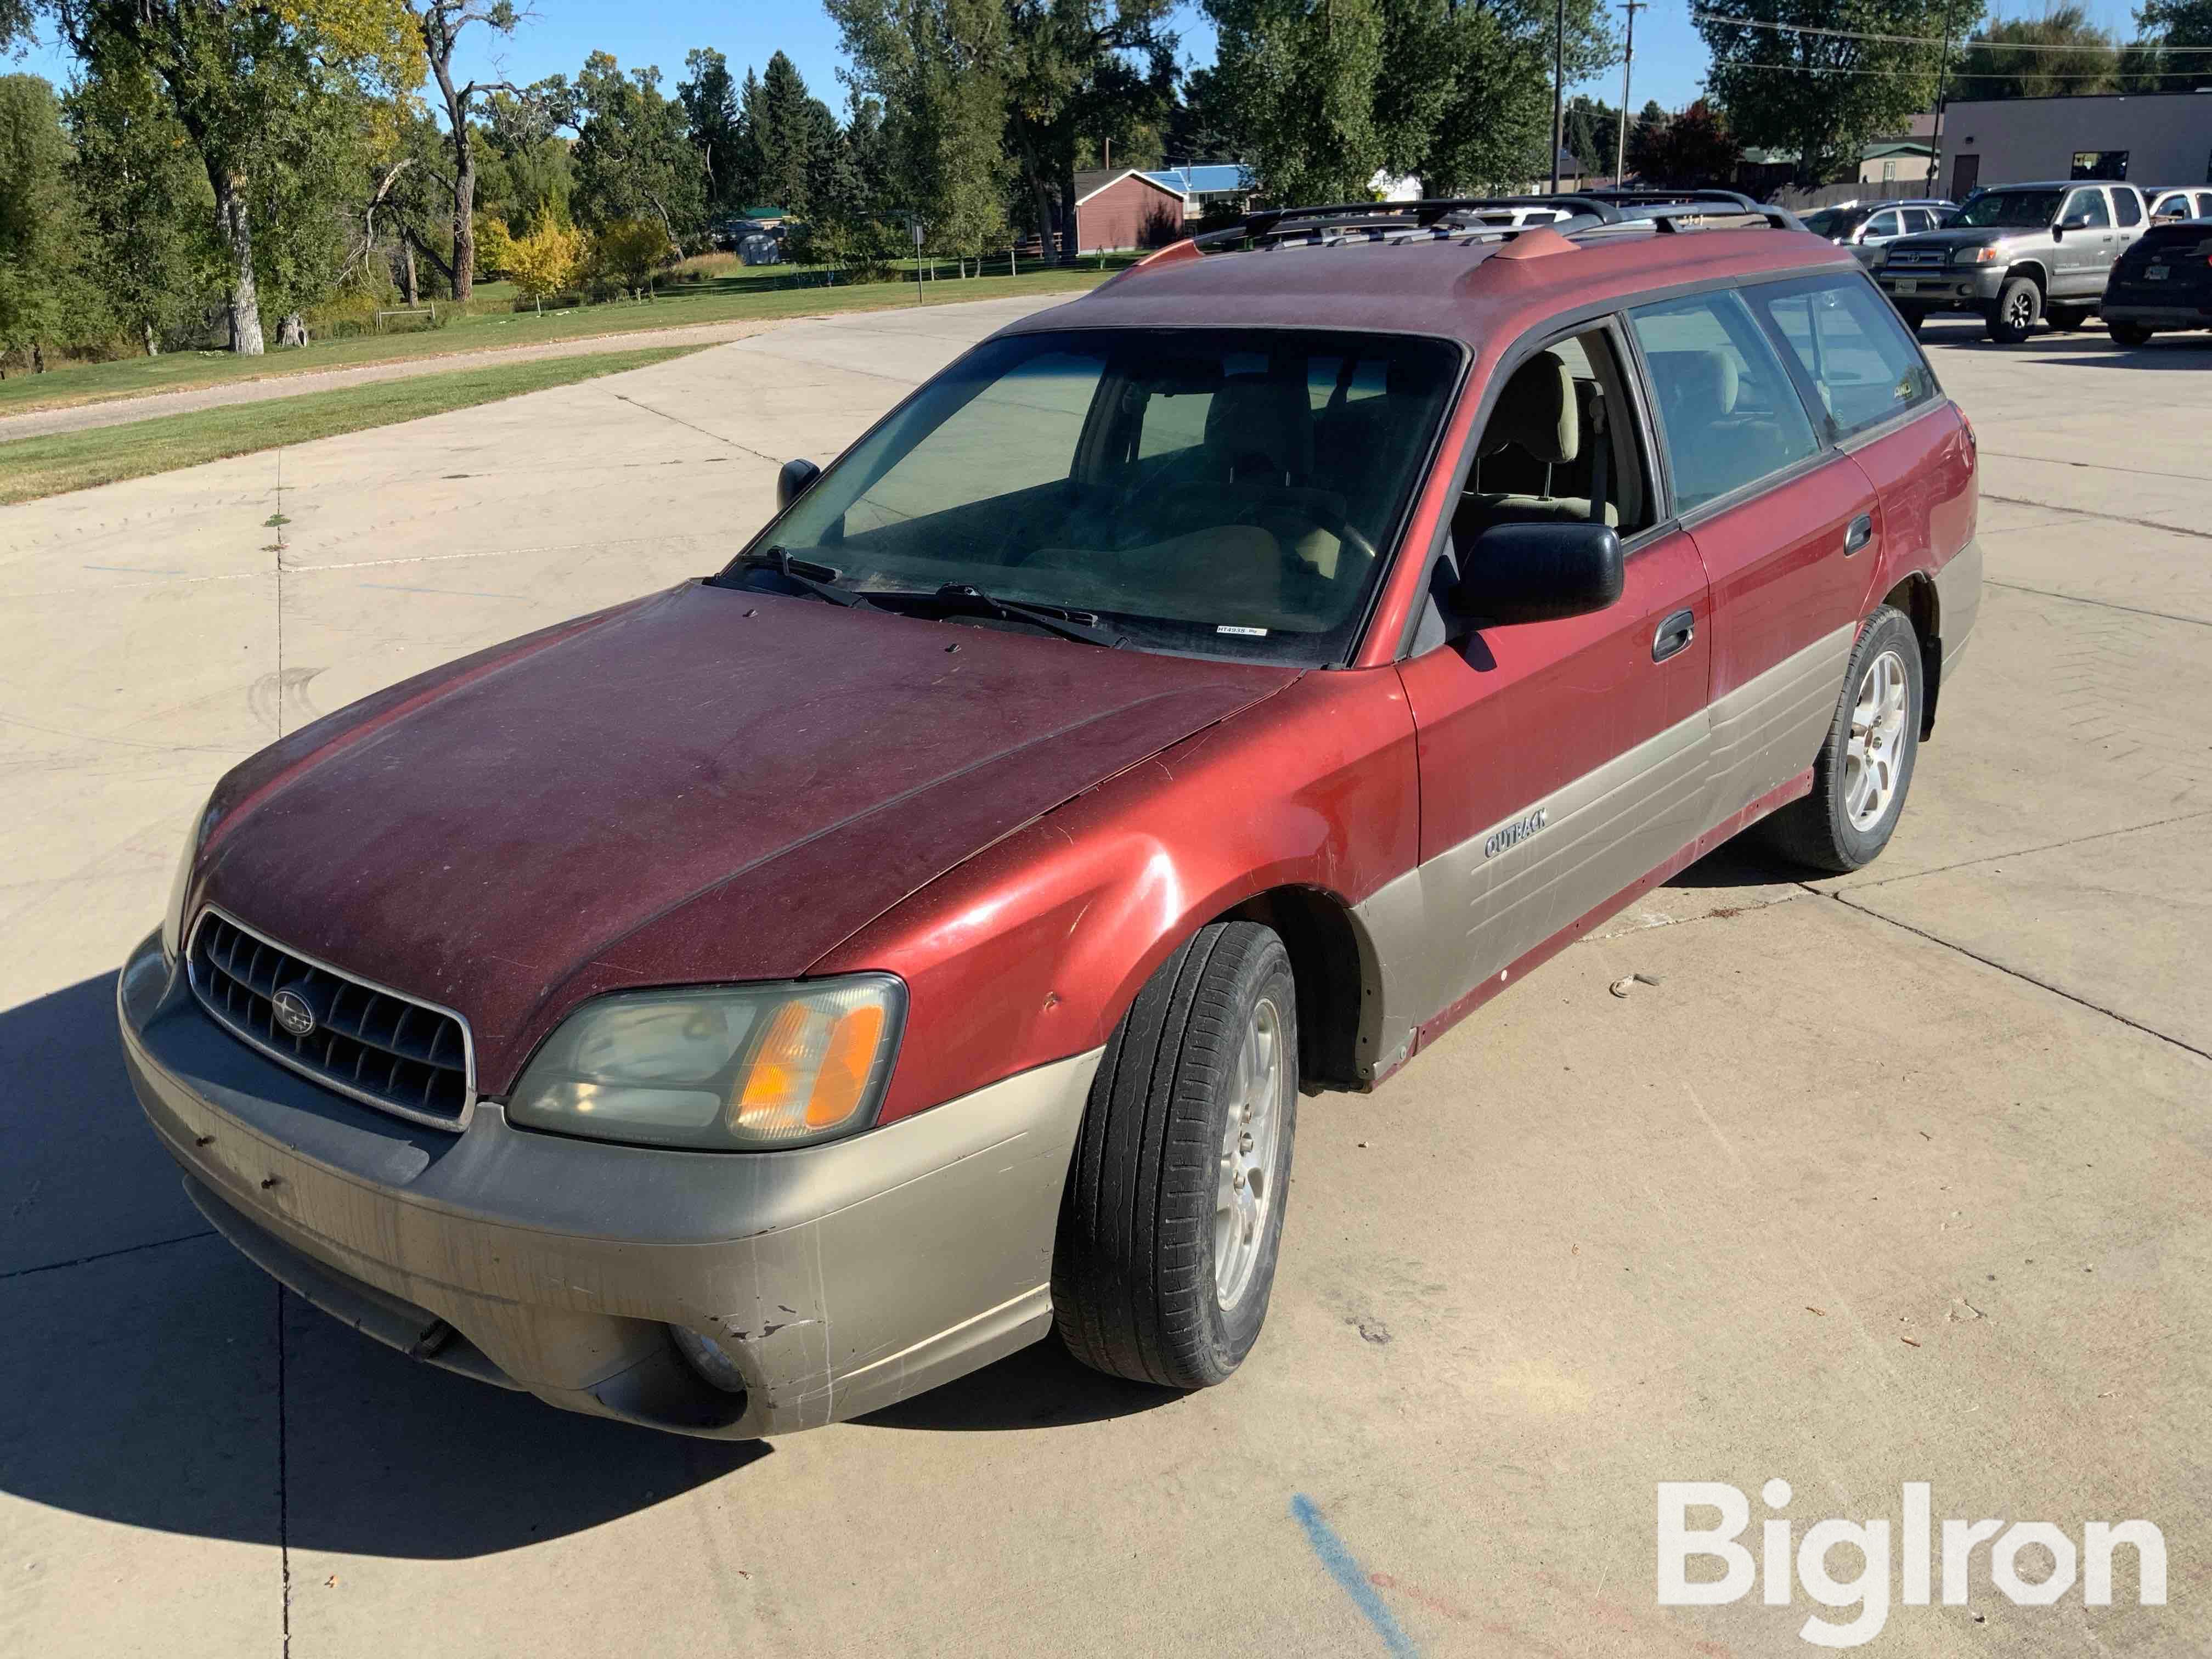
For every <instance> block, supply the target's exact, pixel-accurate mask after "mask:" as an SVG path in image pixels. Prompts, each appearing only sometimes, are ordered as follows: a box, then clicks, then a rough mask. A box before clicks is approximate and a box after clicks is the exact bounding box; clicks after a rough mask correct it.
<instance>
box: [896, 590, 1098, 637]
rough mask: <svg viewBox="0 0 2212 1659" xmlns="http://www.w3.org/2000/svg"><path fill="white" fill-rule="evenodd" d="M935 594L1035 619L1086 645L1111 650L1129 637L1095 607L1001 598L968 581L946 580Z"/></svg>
mask: <svg viewBox="0 0 2212 1659" xmlns="http://www.w3.org/2000/svg"><path fill="white" fill-rule="evenodd" d="M936 597H937V598H938V599H939V600H941V601H943V602H944V603H945V604H948V605H965V606H969V607H972V608H974V609H975V610H978V611H988V612H991V613H994V614H995V615H998V616H1001V617H1013V618H1014V619H1015V620H1017V621H1018V622H1025V623H1036V625H1037V626H1038V627H1039V628H1047V629H1051V630H1052V631H1053V632H1054V633H1055V634H1059V635H1064V636H1065V637H1066V638H1068V639H1071V640H1080V641H1083V642H1084V643H1085V645H1102V646H1104V647H1106V648H1107V649H1108V650H1109V651H1111V650H1113V649H1115V647H1119V646H1123V645H1127V643H1128V641H1127V640H1125V639H1124V638H1122V636H1121V635H1119V634H1117V633H1115V631H1114V630H1113V629H1110V628H1109V627H1107V626H1106V625H1105V624H1104V623H1101V622H1100V621H1099V620H1098V615H1097V612H1096V611H1062V610H1060V609H1058V608H1056V607H1053V608H1048V607H1046V606H1042V605H1023V604H1021V603H1019V602H1018V601H1017V600H1013V599H999V598H997V597H996V596H995V595H993V594H989V593H986V592H984V591H983V590H982V589H981V588H980V587H975V586H969V584H968V583H966V582H947V583H945V586H942V587H940V588H939V589H938V590H937V594H936Z"/></svg>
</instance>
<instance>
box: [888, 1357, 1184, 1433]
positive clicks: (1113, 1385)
mask: <svg viewBox="0 0 2212 1659" xmlns="http://www.w3.org/2000/svg"><path fill="white" fill-rule="evenodd" d="M1183 1398H1185V1395H1183V1394H1182V1391H1181V1390H1179V1389H1163V1388H1158V1387H1156V1386H1154V1385H1153V1384H1152V1383H1132V1382H1129V1381H1127V1379H1126V1378H1123V1377H1119V1376H1105V1375H1104V1374H1103V1373H1102V1372H1098V1371H1094V1370H1091V1369H1090V1367H1088V1366H1086V1365H1080V1364H1077V1363H1076V1361H1075V1359H1074V1358H1073V1356H1072V1355H1070V1354H1069V1352H1067V1350H1066V1348H1063V1347H1062V1346H1060V1339H1059V1338H1058V1337H1054V1336H1048V1337H1046V1338H1045V1339H1044V1340H1042V1342H1036V1343H1032V1344H1031V1345H1030V1346H1028V1347H1026V1348H1024V1349H1022V1350H1021V1351H1020V1352H1018V1353H1010V1354H1008V1355H1007V1356H1006V1358H1004V1359H1001V1360H998V1361H996V1362H994V1364H988V1365H986V1366H984V1367H983V1369H982V1370H980V1371H975V1372H973V1373H971V1374H969V1376H963V1377H961V1378H960V1379H958V1380H957V1382H952V1383H945V1385H944V1386H943V1387H942V1388H938V1389H931V1390H929V1392H927V1394H918V1395H915V1396H914V1397H913V1398H912V1399H910V1400H902V1401H899V1403H898V1404H897V1405H896V1406H886V1407H884V1409H883V1410H881V1411H879V1412H873V1413H870V1414H869V1415H867V1416H866V1417H862V1418H857V1419H854V1421H856V1422H858V1423H860V1424H862V1425H867V1426H871V1427H874V1428H879V1429H936V1430H953V1431H975V1430H1000V1429H1042V1428H1065V1427H1067V1426H1069V1425H1073V1424H1077V1423H1103V1422H1106V1421H1109V1419H1114V1418H1116V1417H1130V1416H1133V1415H1134V1414H1135V1413H1139V1412H1148V1411H1153V1410H1157V1409H1158V1407H1162V1406H1167V1405H1172V1404H1173V1403H1174V1402H1175V1401H1178V1400H1182V1399H1183Z"/></svg>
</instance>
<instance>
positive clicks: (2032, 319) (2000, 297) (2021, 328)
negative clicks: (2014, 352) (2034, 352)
mask: <svg viewBox="0 0 2212 1659" xmlns="http://www.w3.org/2000/svg"><path fill="white" fill-rule="evenodd" d="M1984 315H1985V316H1986V317H1987V319H1988V320H1989V325H1990V338H1991V339H1992V340H1994V341H1996V343H1998V344H1999V345H2018V344H2019V343H2021V341H2022V340H2025V339H2026V338H2027V337H2028V336H2029V335H2031V334H2033V333H2034V332H2035V325H2036V324H2037V323H2038V322H2039V321H2040V320H2041V319H2042V317H2043V290H2042V289H2039V288H2038V287H2037V286H2036V285H2035V278H2033V276H2015V277H2014V278H2013V279H2012V280H2011V281H2009V282H2008V283H2006V284H2005V285H2004V287H2003V288H2002V289H1999V290H1998V292H1997V297H1996V303H1995V304H1993V305H1991V306H1990V308H1989V310H1988V311H1987V312H1986V313H1984Z"/></svg>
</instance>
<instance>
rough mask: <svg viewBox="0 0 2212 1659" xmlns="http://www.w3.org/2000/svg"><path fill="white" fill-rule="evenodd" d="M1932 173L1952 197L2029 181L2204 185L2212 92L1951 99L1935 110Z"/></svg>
mask: <svg viewBox="0 0 2212 1659" xmlns="http://www.w3.org/2000/svg"><path fill="white" fill-rule="evenodd" d="M1937 176H1938V177H1939V178H1941V179H1942V181H1943V194H1944V195H1946V196H1948V197H1950V198H1951V199H1952V200H1953V201H1954V202H1960V201H1964V200H1965V199H1966V194H1967V192H1968V191H1972V190H1973V189H1974V188H1976V187H1977V186H1982V187H1984V188H1986V187H1987V186H1989V185H2009V184H2017V183H2019V182H2021V180H2023V179H2126V180H2127V181H2128V182H2129V183H2130V184H2133V185H2200V184H2205V183H2208V182H2212V89H2208V90H2206V91H2203V92H2154V93H2140V92H2138V93H2100V94H2093V95H2090V96H2087V97H2078V98H2006V99H1992V100H1986V101H1981V100H1975V101H1968V100H1964V99H1954V100H1952V101H1951V104H1950V106H1949V107H1948V108H1947V109H1946V110H1945V111H1944V112H1943V131H1942V140H1941V143H1940V159H1939V163H1938V169H1937Z"/></svg>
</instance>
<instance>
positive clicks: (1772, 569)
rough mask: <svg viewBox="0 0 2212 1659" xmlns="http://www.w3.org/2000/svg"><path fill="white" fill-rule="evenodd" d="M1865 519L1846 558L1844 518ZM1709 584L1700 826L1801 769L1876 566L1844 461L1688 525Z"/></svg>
mask: <svg viewBox="0 0 2212 1659" xmlns="http://www.w3.org/2000/svg"><path fill="white" fill-rule="evenodd" d="M1861 518H1866V519H1869V520H1872V521H1873V523H1872V530H1873V535H1872V536H1871V538H1869V540H1868V542H1867V543H1866V544H1864V545H1863V546H1862V547H1860V548H1858V549H1857V550H1855V551H1853V552H1850V553H1848V554H1847V553H1846V552H1845V551H1844V544H1845V542H1846V540H1847V538H1849V537H1850V528H1851V525H1852V523H1853V521H1854V520H1858V519H1861ZM1692 534H1693V535H1694V536H1695V537H1696V538H1697V544H1698V551H1699V553H1700V554H1701V555H1702V556H1703V557H1704V561H1705V570H1706V572H1707V574H1708V576H1709V577H1710V579H1711V583H1712V604H1713V610H1714V613H1715V616H1716V618H1717V620H1716V622H1715V623H1714V639H1713V661H1712V699H1713V738H1712V766H1711V795H1710V797H1709V799H1708V801H1707V812H1706V821H1707V823H1718V822H1719V821H1720V820H1721V819H1722V818H1723V817H1727V816H1728V815H1729V813H1730V812H1733V811H1736V810H1737V809H1738V808H1739V807H1741V806H1744V805H1748V804H1749V803H1750V802H1752V801H1753V800H1756V799H1758V798H1759V796H1761V795H1763V794H1765V793H1767V792H1768V791H1769V790H1771V789H1773V788H1776V787H1778V786H1780V785H1782V784H1784V783H1787V782H1788V781H1790V779H1791V778H1794V777H1796V775H1798V774H1799V773H1800V772H1802V771H1804V770H1805V769H1806V768H1808V767H1809V766H1810V765H1812V763H1813V762H1814V759H1815V758H1816V757H1818V756H1819V754H1820V744H1821V740H1822V738H1823V737H1824V736H1825V734H1826V731H1827V725H1828V721H1829V720H1830V719H1831V718H1832V716H1833V715H1834V714H1835V709H1836V699H1837V698H1838V696H1840V695H1841V694H1842V691H1843V684H1844V662H1845V660H1846V659H1848V658H1849V657H1850V650H1851V642H1852V641H1853V640H1854V639H1855V638H1856V637H1857V633H1858V624H1859V620H1860V618H1861V617H1863V616H1864V615H1865V614H1866V608H1867V604H1868V590H1869V588H1870V587H1871V586H1872V585H1873V582H1874V578H1875V571H1876V569H1877V568H1878V566H1879V564H1880V562H1881V553H1880V544H1881V538H1882V527H1881V509H1880V507H1879V506H1878V504H1877V502H1876V501H1875V491H1874V486H1873V485H1872V484H1871V483H1869V481H1868V478H1867V475H1866V474H1865V473H1864V472H1863V471H1861V470H1860V469H1859V467H1858V466H1857V464H1856V463H1855V462H1853V461H1852V459H1851V458H1850V456H1848V455H1844V454H1841V453H1834V452H1831V453H1830V454H1829V456H1828V458H1827V459H1826V460H1824V461H1821V462H1820V463H1819V464H1818V465H1814V467H1813V468H1812V470H1811V471H1807V472H1803V473H1801V474H1799V475H1798V476H1797V477H1793V478H1790V479H1788V480H1786V481H1784V483H1781V484H1779V485H1778V486H1776V487H1775V488H1773V489H1770V490H1768V491H1767V492H1766V493H1765V494H1764V495H1758V496H1755V497H1753V499H1752V500H1750V501H1744V502H1741V503H1740V504H1738V505H1736V506H1734V507H1729V508H1727V509H1725V510H1724V511H1723V512H1720V513H1716V514H1714V515H1713V516H1712V517H1711V518H1709V519H1706V520H1703V521H1702V522H1700V523H1699V524H1698V525H1697V526H1696V528H1695V529H1694V531H1693V532H1692Z"/></svg>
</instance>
